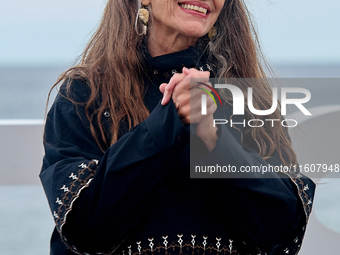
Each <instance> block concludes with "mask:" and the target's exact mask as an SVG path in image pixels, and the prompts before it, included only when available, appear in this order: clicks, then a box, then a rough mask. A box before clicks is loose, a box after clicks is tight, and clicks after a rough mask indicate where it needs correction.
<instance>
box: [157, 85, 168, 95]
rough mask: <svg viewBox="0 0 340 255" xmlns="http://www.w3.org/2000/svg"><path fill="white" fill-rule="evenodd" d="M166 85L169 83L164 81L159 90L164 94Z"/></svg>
mask: <svg viewBox="0 0 340 255" xmlns="http://www.w3.org/2000/svg"><path fill="white" fill-rule="evenodd" d="M166 85H168V84H167V83H162V84H161V85H160V86H159V90H160V91H161V92H162V94H164V91H165V87H166Z"/></svg>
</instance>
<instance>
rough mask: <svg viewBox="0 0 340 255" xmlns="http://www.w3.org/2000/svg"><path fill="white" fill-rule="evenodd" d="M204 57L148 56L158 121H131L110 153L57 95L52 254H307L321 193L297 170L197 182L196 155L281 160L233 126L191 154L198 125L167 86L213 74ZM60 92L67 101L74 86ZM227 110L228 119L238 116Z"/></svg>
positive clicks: (79, 85)
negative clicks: (166, 96) (188, 121)
mask: <svg viewBox="0 0 340 255" xmlns="http://www.w3.org/2000/svg"><path fill="white" fill-rule="evenodd" d="M201 58H202V55H201V52H200V51H199V50H197V49H196V48H194V47H190V48H188V49H187V50H184V51H182V52H177V53H172V54H168V55H164V56H160V57H156V58H151V57H150V56H149V55H148V54H147V53H145V61H146V64H145V77H144V80H145V86H146V87H147V92H146V95H145V99H144V103H145V104H146V106H147V108H148V109H149V110H150V111H151V113H150V116H149V117H148V118H147V119H146V120H145V121H143V122H142V123H140V124H139V125H137V126H136V127H134V128H133V129H131V130H129V131H128V130H126V128H124V125H122V130H121V135H120V137H119V139H118V141H117V142H116V143H115V144H114V145H112V146H111V147H110V148H108V149H107V151H106V152H105V153H102V151H101V150H100V149H99V147H98V145H97V144H96V142H95V140H94V138H93V137H92V135H91V132H90V128H89V126H90V124H89V122H88V120H87V118H86V116H85V113H84V107H83V106H82V105H81V104H79V105H78V104H77V106H76V105H74V104H73V103H71V102H70V101H69V100H68V99H66V98H65V97H63V96H61V95H58V96H57V98H56V100H55V102H54V104H53V106H52V108H51V110H50V111H49V113H48V117H47V120H46V127H45V137H44V138H45V141H44V146H45V157H44V161H43V166H42V170H41V174H40V178H41V181H42V184H43V186H44V189H45V192H46V195H47V198H48V201H49V204H50V207H51V211H52V214H53V216H54V219H55V223H56V228H55V230H54V232H53V235H52V239H51V254H53V255H59V254H74V253H77V254H111V253H115V254H132V253H133V254H139V253H143V254H144V253H145V254H151V253H154V254H164V253H168V254H180V253H182V254H193V253H195V254H204V252H209V253H210V252H213V253H214V254H215V253H217V252H223V254H296V253H297V252H298V250H299V249H300V246H301V242H302V238H303V235H304V232H305V226H306V222H307V221H308V216H309V214H310V212H311V203H312V201H313V196H314V188H315V185H314V183H313V182H312V181H311V180H309V179H308V178H305V177H303V176H302V175H300V174H299V175H296V174H294V173H289V174H288V176H289V177H290V178H277V177H279V174H275V173H271V174H268V175H269V176H267V177H273V178H270V179H263V178H258V177H261V176H258V175H257V174H251V173H249V177H250V178H249V179H190V178H189V158H190V157H191V158H192V159H193V160H196V161H197V164H201V163H202V162H205V163H207V164H211V165H215V164H216V163H219V164H220V165H228V164H233V165H236V166H241V165H260V164H262V165H266V164H268V163H271V164H273V165H279V164H281V162H280V159H279V157H278V155H277V154H274V156H273V157H272V158H271V159H269V160H268V161H267V162H266V161H264V160H263V159H262V158H261V157H260V156H259V155H258V154H257V153H256V152H255V151H253V150H252V149H250V148H248V147H245V146H243V145H242V142H241V132H242V130H241V132H239V131H237V130H236V129H234V128H230V127H228V126H221V127H220V128H219V131H218V135H219V137H218V141H217V145H216V147H215V148H214V149H213V150H212V151H211V152H210V153H209V154H208V155H207V156H205V157H202V156H201V155H197V154H195V151H190V146H189V140H190V139H189V137H190V135H189V134H190V130H189V126H186V125H183V123H182V122H181V120H180V119H179V117H178V114H177V111H176V108H175V106H174V104H173V102H172V101H170V103H169V104H168V105H166V106H162V105H160V103H159V101H160V99H161V98H162V94H161V93H160V92H159V90H158V86H159V85H160V83H162V82H168V81H169V79H170V77H171V75H172V74H173V73H175V72H179V71H181V69H182V67H183V66H186V67H188V68H190V67H195V68H197V69H201V70H208V69H210V66H209V65H207V63H206V62H205V60H204V59H201ZM60 92H61V94H63V95H66V91H65V85H63V86H62V87H61V89H60ZM71 94H72V95H73V98H72V99H73V100H75V101H77V102H85V101H86V99H87V97H88V95H89V89H88V87H87V85H86V83H85V82H84V81H81V80H74V81H73V82H72V86H71ZM217 114H218V113H217ZM224 114H225V115H227V116H226V118H228V117H229V116H230V115H231V110H230V109H226V110H225V111H224ZM104 116H108V114H107V113H106V114H105V115H104ZM107 128H108V126H107ZM71 250H72V252H71ZM73 252H74V253H73Z"/></svg>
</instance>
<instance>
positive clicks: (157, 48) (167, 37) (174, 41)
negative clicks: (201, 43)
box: [148, 30, 197, 57]
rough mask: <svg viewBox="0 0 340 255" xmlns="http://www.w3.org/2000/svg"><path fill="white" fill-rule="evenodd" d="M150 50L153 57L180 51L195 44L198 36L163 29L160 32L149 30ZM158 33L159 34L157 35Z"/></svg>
mask: <svg viewBox="0 0 340 255" xmlns="http://www.w3.org/2000/svg"><path fill="white" fill-rule="evenodd" d="M149 32H150V35H149V37H148V51H149V53H150V55H151V56H152V57H157V56H161V55H166V54H170V53H173V52H178V51H182V50H185V49H187V48H189V47H190V46H194V45H195V43H196V41H197V38H189V37H185V36H183V35H181V34H177V33H170V32H168V33H167V31H164V30H161V32H160V33H156V32H153V31H149ZM156 35H157V36H156Z"/></svg>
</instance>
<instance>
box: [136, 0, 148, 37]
mask: <svg viewBox="0 0 340 255" xmlns="http://www.w3.org/2000/svg"><path fill="white" fill-rule="evenodd" d="M149 17H150V14H149V11H148V10H147V9H146V6H145V5H144V4H142V8H140V9H139V11H138V18H139V19H140V20H141V21H142V23H143V25H142V26H143V31H142V33H141V34H139V33H138V32H137V34H139V35H146V30H147V26H148V22H149Z"/></svg>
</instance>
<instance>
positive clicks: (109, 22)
mask: <svg viewBox="0 0 340 255" xmlns="http://www.w3.org/2000/svg"><path fill="white" fill-rule="evenodd" d="M138 10H139V1H136V0H109V1H108V3H107V5H106V8H105V11H104V14H103V17H102V21H101V23H100V25H99V27H98V29H97V31H96V32H95V34H94V35H93V36H92V39H91V40H90V42H89V43H88V45H87V47H86V49H85V51H84V53H83V54H82V56H81V59H80V61H79V64H78V65H76V66H74V67H72V68H70V69H69V70H67V71H66V72H65V73H63V74H62V75H61V77H60V78H59V79H58V81H57V82H56V84H54V86H53V87H52V89H53V88H54V87H55V86H56V85H57V84H59V83H60V82H61V81H64V80H67V79H68V78H70V79H72V78H79V77H83V78H85V79H86V81H87V85H88V86H89V87H90V89H91V95H90V97H89V100H88V101H87V103H86V107H85V112H86V115H87V118H88V119H89V121H90V123H91V127H90V128H91V132H92V135H93V137H94V138H95V139H96V141H97V143H98V145H99V146H100V148H101V149H102V151H105V150H106V149H107V148H108V147H109V146H110V145H112V144H113V143H115V142H116V141H117V139H118V132H119V124H120V122H122V121H124V120H125V121H127V122H128V124H129V128H132V127H133V126H135V125H137V124H138V123H140V122H142V121H143V120H145V119H146V118H147V117H148V115H149V112H148V110H147V108H146V106H145V105H144V103H143V96H144V91H143V86H142V84H143V80H142V77H143V75H142V73H143V67H142V56H141V54H140V53H139V48H140V45H141V43H142V41H143V36H137V34H136V31H135V20H136V16H137V12H138ZM140 25H141V24H138V26H140ZM215 26H216V28H217V31H218V33H217V35H216V36H215V37H214V38H213V40H211V41H209V42H207V40H206V39H203V38H202V39H199V40H198V41H197V45H202V44H203V47H205V49H206V50H207V51H208V52H207V53H208V55H209V59H211V60H213V61H212V63H214V66H213V69H214V70H218V71H217V77H219V78H265V77H266V75H265V73H264V71H263V68H262V67H261V61H262V63H266V62H265V59H264V57H263V55H262V53H261V49H260V47H259V43H258V38H257V35H256V32H255V29H254V27H253V25H252V23H251V18H250V14H249V12H248V10H247V8H246V6H245V4H244V2H243V0H226V2H225V4H224V7H223V9H222V11H221V14H220V16H219V18H218V20H217V22H216V24H215ZM205 38H206V37H205ZM204 44H205V45H204ZM70 79H69V80H70ZM263 81H264V82H260V83H259V84H258V86H255V87H253V91H254V93H253V95H254V98H253V105H254V107H255V108H256V109H269V108H270V107H271V104H272V102H271V98H272V93H271V89H270V87H269V85H268V83H267V82H265V79H263ZM248 86H250V85H249V84H243V85H240V88H241V89H242V90H243V91H246V89H247V87H248ZM225 96H226V97H227V95H225ZM98 97H99V98H101V100H100V105H99V106H98V107H96V111H95V112H91V114H90V111H89V109H90V108H91V107H93V106H94V105H95V103H96V99H98ZM245 103H246V102H245ZM246 109H247V107H246ZM105 111H110V121H111V127H112V128H111V130H110V132H111V134H110V137H111V140H110V141H108V140H107V136H106V135H105V130H104V128H103V125H102V124H101V123H103V113H104V112H105ZM246 117H247V118H249V119H253V118H255V117H256V119H261V116H253V115H252V114H251V113H250V112H249V110H247V111H246ZM270 117H271V118H273V119H280V113H279V110H276V111H275V112H274V113H273V114H271V115H270ZM93 118H96V120H93ZM93 121H96V122H97V123H99V125H96V126H97V127H98V128H99V132H98V131H96V130H95V127H94V125H93ZM269 125H270V123H266V124H265V126H264V127H263V128H253V129H249V128H248V129H247V128H246V129H245V132H244V134H243V140H244V142H245V143H246V145H248V146H250V147H251V148H253V149H254V150H256V151H257V152H258V153H259V154H260V155H261V156H262V157H263V158H264V159H267V158H269V157H271V156H272V154H273V152H274V151H275V150H276V151H277V152H278V153H279V156H280V158H281V160H282V162H283V163H284V164H288V163H295V162H296V156H295V153H294V151H293V149H292V147H291V144H290V141H289V135H288V133H287V131H286V130H284V128H283V127H282V126H281V125H279V126H277V127H275V128H271V127H270V126H269ZM98 134H99V135H98Z"/></svg>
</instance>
